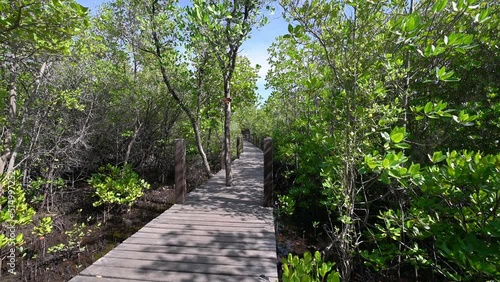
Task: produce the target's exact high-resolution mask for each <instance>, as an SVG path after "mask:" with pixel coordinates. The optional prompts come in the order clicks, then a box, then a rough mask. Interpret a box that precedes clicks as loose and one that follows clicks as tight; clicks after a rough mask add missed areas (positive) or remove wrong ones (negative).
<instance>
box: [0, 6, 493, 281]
mask: <svg viewBox="0 0 500 282" xmlns="http://www.w3.org/2000/svg"><path fill="white" fill-rule="evenodd" d="M279 3H280V5H281V6H282V8H283V16H284V17H285V18H286V19H287V20H288V21H289V23H290V25H289V26H288V34H286V35H283V36H281V37H279V38H277V39H276V41H275V43H274V44H273V45H272V46H271V47H270V48H269V50H268V51H269V64H270V67H271V68H270V70H269V72H268V75H267V83H268V87H269V88H270V89H272V94H271V96H270V97H269V99H268V100H267V101H266V102H265V104H264V105H263V106H262V107H260V108H258V107H257V106H256V105H257V100H258V95H257V94H256V86H255V85H256V81H257V78H258V76H257V71H258V67H254V66H252V64H251V63H250V61H249V59H248V58H245V57H241V56H239V55H238V51H239V49H240V46H241V44H242V42H243V41H244V40H245V39H246V38H248V36H249V34H250V32H251V30H252V28H254V27H257V26H260V25H263V24H265V23H266V19H265V17H263V14H264V11H265V10H266V9H265V6H266V5H265V4H266V3H264V1H226V0H221V1H198V0H196V1H192V4H191V5H188V6H186V7H184V6H181V5H179V4H178V3H176V2H175V1H159V0H151V1H133V0H116V1H112V2H110V3H107V4H104V5H103V6H102V7H101V8H100V11H99V12H98V13H97V15H95V16H93V17H90V16H89V15H88V13H87V10H86V9H85V8H83V7H82V6H80V5H78V4H77V3H76V2H75V1H74V0H51V1H37V0H35V1H27V0H19V1H9V0H0V56H1V57H2V63H1V65H0V76H1V78H2V79H1V80H0V110H1V111H2V114H1V115H0V126H1V139H0V174H1V178H0V180H1V182H0V196H1V198H0V208H1V213H0V223H1V224H2V233H1V234H0V250H1V251H0V260H2V261H5V262H6V263H2V266H1V267H2V268H1V270H2V272H3V271H7V270H8V269H10V268H9V266H8V265H6V264H7V263H8V262H9V259H8V256H9V255H10V249H11V247H14V248H16V252H17V254H18V256H23V262H22V263H23V264H25V265H26V267H27V268H28V267H33V270H30V271H29V274H23V275H26V277H25V278H26V279H36V275H37V274H36V273H38V272H41V271H42V270H40V269H38V268H37V261H38V259H40V258H44V257H45V260H42V261H45V262H47V261H48V260H49V255H48V254H51V256H50V260H54V259H61V260H62V259H66V258H68V257H70V256H71V255H75V254H79V253H81V252H82V250H84V248H85V246H84V245H83V244H82V242H83V238H84V237H86V236H88V235H89V234H90V233H92V231H93V230H94V229H95V228H100V226H101V225H100V222H103V223H105V221H106V220H107V219H108V218H109V217H110V216H111V214H112V213H124V212H127V211H128V210H130V208H131V207H132V206H133V204H134V202H135V201H136V200H137V199H138V198H140V197H141V196H142V195H143V193H144V191H145V189H148V188H149V189H154V186H155V185H150V184H148V183H151V184H164V183H166V182H168V181H169V179H171V174H172V159H173V157H172V156H173V155H172V150H173V149H172V144H173V140H174V139H176V138H185V139H187V143H188V144H190V145H189V147H188V155H189V156H190V158H191V159H197V160H199V162H200V163H201V166H200V167H201V168H202V171H203V173H204V174H205V175H206V176H207V177H210V176H211V174H212V171H213V170H214V168H215V169H216V166H217V164H216V163H218V162H219V160H220V155H219V154H220V151H221V145H222V147H224V148H226V150H224V151H225V153H226V155H225V156H224V160H225V161H224V162H225V165H226V167H228V169H227V170H226V173H227V175H226V184H227V185H230V184H231V170H230V159H231V149H230V148H231V146H230V144H232V145H233V146H234V145H235V144H234V143H235V142H232V139H231V132H233V136H234V134H239V133H237V132H241V130H242V129H248V130H251V132H252V133H253V134H254V135H256V136H259V137H264V136H272V137H273V139H274V144H275V146H276V148H275V156H276V160H275V161H276V166H275V167H277V168H278V170H277V178H278V179H279V180H280V181H279V183H277V186H279V188H280V190H279V195H278V196H277V197H278V202H279V206H278V208H277V210H278V214H279V217H280V219H285V221H287V222H294V224H295V225H297V228H299V229H301V230H303V231H304V233H302V234H304V236H306V235H307V237H308V238H312V239H314V240H316V242H318V243H317V244H316V245H315V246H314V247H311V250H310V251H312V253H313V254H311V253H309V252H306V253H305V254H303V256H302V258H299V257H297V256H294V255H292V254H290V255H289V256H288V257H287V258H285V260H284V261H283V278H284V280H289V281H338V280H339V279H341V280H343V281H355V280H356V279H363V280H366V281H405V280H404V279H406V280H411V281H473V280H477V281H496V280H500V150H499V149H500V140H499V138H500V96H499V95H500V93H499V89H500V73H499V65H500V50H499V49H500V47H499V46H500V42H499V34H500V27H499V26H500V20H499V15H500V6H499V5H498V4H499V3H498V1H496V0H487V1H479V0H457V1H448V0H420V1H413V0H410V1H407V0H396V1H364V0H349V1H326V0H311V1H300V0H282V1H279ZM233 139H234V138H233ZM233 151H234V150H233ZM156 186H157V185H156ZM150 187H151V188H150ZM85 189H87V190H85ZM88 189H90V191H91V193H87V192H84V191H89V190H88ZM68 191H71V192H72V193H73V192H75V193H78V195H83V198H88V199H90V201H91V205H90V206H82V207H80V208H81V209H83V213H82V214H85V215H88V214H89V213H90V214H92V216H93V217H92V219H90V217H88V218H87V217H86V216H81V217H76V219H77V220H76V221H75V222H74V223H71V224H69V223H68V224H62V223H60V222H58V220H60V216H62V215H63V214H64V213H69V212H75V211H74V210H69V211H68V209H63V208H62V207H60V206H58V205H57V201H58V199H61V198H62V195H65V193H67V192H68ZM96 207H97V209H96ZM81 211H82V210H80V212H81ZM87 224H92V226H91V227H90V226H88V225H87ZM11 226H13V227H16V228H17V232H16V233H15V236H14V237H12V236H11V232H10V231H9V230H10V229H9V228H10V227H11ZM55 229H57V230H59V231H60V232H61V233H63V234H64V236H63V237H62V238H64V240H63V241H62V242H59V243H54V244H49V243H46V242H51V241H48V240H44V238H46V237H47V236H50V235H49V234H51V233H52V232H55ZM306 233H307V234H306ZM315 251H320V252H315ZM30 260H31V261H34V262H35V263H31V264H30V263H29V261H30ZM33 273H34V274H33Z"/></svg>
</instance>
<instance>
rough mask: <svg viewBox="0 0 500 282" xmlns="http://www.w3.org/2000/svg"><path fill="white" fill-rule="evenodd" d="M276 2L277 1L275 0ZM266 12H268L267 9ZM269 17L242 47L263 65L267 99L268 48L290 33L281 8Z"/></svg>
mask: <svg viewBox="0 0 500 282" xmlns="http://www.w3.org/2000/svg"><path fill="white" fill-rule="evenodd" d="M77 2H78V3H80V4H81V5H82V6H85V7H88V8H89V9H90V13H91V14H94V13H95V12H96V11H97V9H98V7H99V5H101V4H102V3H103V2H108V1H103V0H77ZM180 2H181V4H183V3H186V2H189V1H188V0H181V1H180ZM273 2H274V3H276V1H273ZM265 13H268V12H267V11H265ZM266 15H267V16H268V18H269V24H267V25H266V26H264V27H262V28H259V29H255V30H253V32H252V36H251V38H250V39H249V40H247V41H246V42H245V43H244V44H243V46H242V48H241V54H242V55H245V56H246V57H248V58H249V59H250V61H251V62H252V64H254V65H255V64H259V65H261V69H260V72H259V75H260V79H259V80H258V82H257V86H258V87H259V94H260V95H261V96H262V98H263V100H262V101H265V100H267V97H268V96H269V94H270V90H268V89H265V86H264V85H265V76H266V73H267V70H268V69H269V65H268V63H267V48H268V47H269V46H270V45H271V43H273V41H274V39H275V38H276V37H277V36H279V35H282V34H286V33H288V31H287V27H288V23H287V22H286V21H285V20H284V19H282V17H281V9H280V8H279V7H276V11H275V13H274V14H273V15H269V14H266Z"/></svg>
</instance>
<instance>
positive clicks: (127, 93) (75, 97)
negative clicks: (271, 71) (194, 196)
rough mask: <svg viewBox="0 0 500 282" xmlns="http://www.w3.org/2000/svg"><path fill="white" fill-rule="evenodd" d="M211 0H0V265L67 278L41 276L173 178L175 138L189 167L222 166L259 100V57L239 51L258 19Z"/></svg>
mask: <svg viewBox="0 0 500 282" xmlns="http://www.w3.org/2000/svg"><path fill="white" fill-rule="evenodd" d="M219 2H220V3H212V4H208V3H205V2H204V1H195V2H193V3H192V5H190V6H187V7H183V6H181V5H180V4H178V3H176V1H120V0H118V1H112V2H109V3H106V4H103V5H102V6H101V7H100V9H99V12H98V13H96V15H94V16H92V17H91V16H90V15H89V13H88V10H87V8H84V7H82V6H81V5H79V4H77V2H76V1H74V0H50V1H45V0H40V1H38V0H34V1H31V0H29V1H28V0H19V1H10V0H0V57H1V62H2V63H1V64H0V77H1V80H0V111H1V115H0V127H1V132H0V134H1V135H0V136H1V139H0V180H1V184H0V196H1V198H0V209H1V213H0V224H1V225H2V232H1V233H0V250H1V252H0V261H1V262H2V263H1V264H0V266H1V271H0V273H4V274H3V275H6V276H7V278H9V277H10V276H8V275H10V274H9V273H7V272H10V270H12V272H14V271H15V272H17V275H18V276H17V278H19V279H20V280H23V281H24V280H37V279H41V280H46V281H53V280H54V279H56V280H63V278H62V277H59V278H54V277H45V276H40V274H41V273H42V272H51V270H52V269H54V270H55V269H57V268H58V267H57V266H54V263H53V262H54V261H64V260H66V259H69V258H71V257H79V256H80V254H82V256H83V252H84V251H85V243H84V242H85V240H86V238H87V237H88V236H90V233H92V231H93V230H95V229H97V228H100V226H101V224H100V223H101V222H102V223H107V222H108V220H109V219H110V218H111V217H113V214H115V215H117V217H121V215H124V214H126V213H128V212H129V211H130V209H131V207H132V206H133V205H134V203H136V201H137V200H138V199H139V198H141V197H142V196H143V195H144V193H145V192H146V189H155V188H156V187H158V186H163V187H164V186H165V185H168V184H170V183H171V182H172V178H173V173H174V172H173V159H174V158H173V143H174V139H176V138H184V139H186V141H187V142H186V143H187V144H188V148H187V154H188V161H189V162H190V164H192V165H193V166H194V165H196V167H197V168H200V169H199V171H195V173H198V174H205V175H206V177H210V176H211V174H212V172H211V171H212V170H214V169H215V170H216V169H218V167H220V159H221V158H220V156H219V154H220V152H221V144H223V143H225V144H233V146H235V145H236V144H235V143H236V142H235V140H234V139H235V138H234V137H233V140H231V139H230V137H231V135H230V133H231V130H233V131H234V132H236V133H235V134H236V135H234V136H237V135H239V134H240V133H238V132H241V130H240V125H241V124H242V123H243V119H244V115H243V112H244V110H245V109H246V108H249V109H252V110H255V108H256V104H257V101H258V95H257V93H256V89H257V88H256V81H257V78H258V76H257V72H258V66H252V65H251V63H250V61H249V60H248V58H245V57H242V56H239V53H238V51H239V48H240V46H241V44H242V43H243V42H244V40H245V39H246V38H247V37H248V36H249V33H250V32H251V30H252V28H253V27H254V26H258V25H261V24H263V23H264V17H263V16H262V13H261V11H262V10H263V9H261V8H262V7H261V3H260V2H257V1H252V2H245V3H233V2H231V1H219ZM223 98H226V100H227V101H228V102H227V103H223V102H222V99H223ZM230 101H232V103H230ZM231 104H232V109H231ZM231 117H232V119H231ZM231 120H232V122H231ZM226 147H228V146H227V145H226ZM224 151H225V152H229V155H228V156H227V157H226V162H227V160H229V161H230V160H231V150H229V149H228V150H224ZM235 153H236V151H235V150H233V155H234V154H235ZM198 163H200V164H201V166H200V165H198ZM226 167H229V168H230V163H229V164H226ZM227 171H229V172H230V169H228V170H227ZM203 172H205V173H203ZM230 176H231V175H229V176H228V185H230V184H231V183H230ZM75 199H76V200H77V202H78V203H76V202H75V203H72V202H71V201H72V200H75ZM79 204H81V206H78V205H79ZM166 207H168V205H167V203H164V208H166ZM122 225H123V224H122ZM9 230H12V231H9ZM54 233H58V234H57V235H54ZM94 237H95V236H94ZM57 240H59V241H57ZM11 249H15V253H16V258H17V260H15V261H14V262H15V263H16V264H15V269H14V268H13V267H11V266H10V265H9V263H10V262H11V259H10V258H9V257H8V256H9V255H11V253H13V252H12V251H11ZM21 258H22V259H21ZM78 264H79V263H78ZM12 265H14V264H12ZM77 267H80V265H77V266H71V268H72V269H75V270H76V269H77ZM65 272H67V271H65ZM73 275H74V273H73ZM43 277H45V278H43ZM66 277H67V274H66ZM2 279H3V278H2Z"/></svg>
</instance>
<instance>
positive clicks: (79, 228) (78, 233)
mask: <svg viewBox="0 0 500 282" xmlns="http://www.w3.org/2000/svg"><path fill="white" fill-rule="evenodd" d="M90 233H92V230H91V229H88V228H87V225H86V224H85V222H82V223H81V224H78V223H75V224H73V228H72V229H70V230H67V231H64V234H66V236H68V240H67V242H68V243H67V244H65V243H59V244H57V245H55V246H52V247H50V248H48V250H47V252H48V253H49V254H51V253H59V252H73V251H76V252H83V251H85V246H82V245H81V244H82V241H83V239H84V238H85V236H87V235H89V234H90Z"/></svg>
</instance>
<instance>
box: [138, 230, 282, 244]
mask: <svg viewBox="0 0 500 282" xmlns="http://www.w3.org/2000/svg"><path fill="white" fill-rule="evenodd" d="M129 238H135V239H139V238H144V239H154V240H156V241H157V242H158V243H161V244H166V245H171V244H174V243H176V242H178V241H188V242H196V243H197V244H202V243H206V244H212V243H214V242H225V243H246V244H256V243H258V244H269V245H275V244H276V242H275V239H274V238H269V237H268V238H264V237H260V238H259V237H240V236H231V235H225V234H217V235H211V234H195V235H193V234H185V235H184V236H182V237H181V236H165V234H161V233H146V232H137V233H135V234H134V235H132V236H130V237H129Z"/></svg>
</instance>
